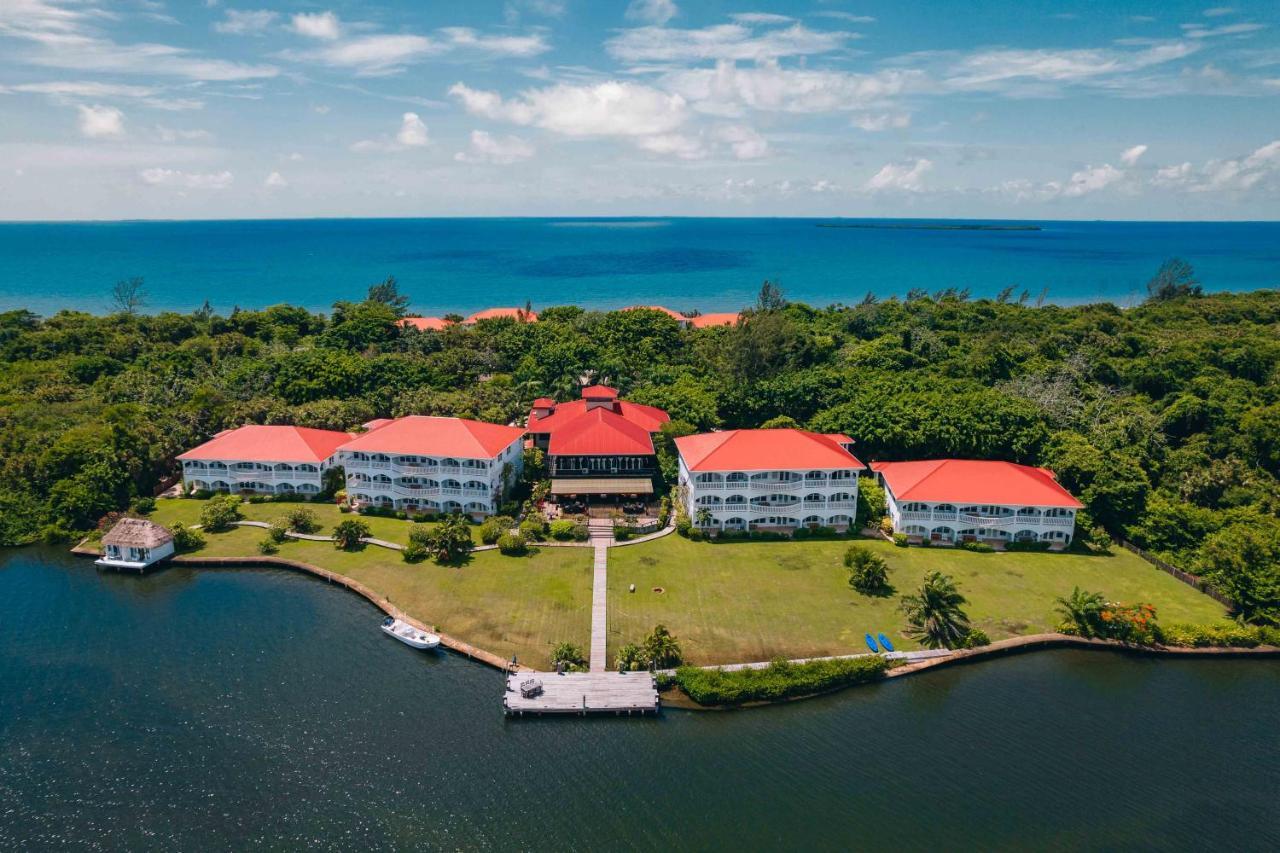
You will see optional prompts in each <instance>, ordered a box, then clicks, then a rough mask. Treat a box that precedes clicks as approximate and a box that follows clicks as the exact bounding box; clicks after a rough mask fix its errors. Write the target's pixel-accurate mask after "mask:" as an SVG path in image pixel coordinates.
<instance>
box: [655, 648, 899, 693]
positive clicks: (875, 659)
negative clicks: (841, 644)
mask: <svg viewBox="0 0 1280 853" xmlns="http://www.w3.org/2000/svg"><path fill="white" fill-rule="evenodd" d="M888 666H889V662H888V661H887V660H886V659H885V658H883V657H882V656H880V655H869V656H866V657H857V658H839V659H834V660H816V661H810V662H808V663H799V664H796V663H789V662H787V661H780V660H779V661H774V662H773V663H771V664H769V666H768V667H766V668H764V669H742V670H734V671H725V670H721V669H700V668H698V667H693V666H682V667H680V668H679V669H677V670H676V683H677V684H679V685H680V689H682V690H683V691H684V692H685V693H687V694H688V695H689V698H690V699H692V700H693V701H695V702H697V703H698V704H699V705H739V704H742V703H743V702H776V701H778V700H780V699H789V698H792V697H795V696H811V695H813V694H815V693H823V692H826V691H828V690H834V689H836V688H838V687H845V686H848V685H850V684H862V683H865V682H868V681H874V680H876V679H879V678H882V677H883V676H884V673H885V670H886V669H888Z"/></svg>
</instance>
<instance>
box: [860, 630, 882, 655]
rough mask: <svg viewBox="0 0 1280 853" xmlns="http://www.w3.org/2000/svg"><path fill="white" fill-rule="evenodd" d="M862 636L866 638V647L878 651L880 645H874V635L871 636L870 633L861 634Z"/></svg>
mask: <svg viewBox="0 0 1280 853" xmlns="http://www.w3.org/2000/svg"><path fill="white" fill-rule="evenodd" d="M863 636H864V637H866V638H867V648H869V649H871V651H873V652H878V651H880V647H879V646H877V645H876V638H875V637H873V636H871V635H870V634H863Z"/></svg>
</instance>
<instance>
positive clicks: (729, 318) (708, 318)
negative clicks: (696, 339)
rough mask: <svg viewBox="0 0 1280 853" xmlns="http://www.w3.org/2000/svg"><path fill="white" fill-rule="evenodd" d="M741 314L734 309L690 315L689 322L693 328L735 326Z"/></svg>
mask: <svg viewBox="0 0 1280 853" xmlns="http://www.w3.org/2000/svg"><path fill="white" fill-rule="evenodd" d="M741 316H742V315H741V314H739V313H738V312H736V311H733V312H730V313H727V314H699V315H698V316H697V317H690V318H689V322H690V323H691V324H692V325H693V327H694V328H695V329H706V328H708V327H711V326H736V325H737V324H738V319H739V318H740V317H741Z"/></svg>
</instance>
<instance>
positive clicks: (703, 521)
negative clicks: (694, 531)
mask: <svg viewBox="0 0 1280 853" xmlns="http://www.w3.org/2000/svg"><path fill="white" fill-rule="evenodd" d="M693 518H694V521H696V522H697V524H698V526H699V527H710V526H711V510H709V509H707V508H706V507H705V506H700V507H698V511H697V512H695V513H694V514H693Z"/></svg>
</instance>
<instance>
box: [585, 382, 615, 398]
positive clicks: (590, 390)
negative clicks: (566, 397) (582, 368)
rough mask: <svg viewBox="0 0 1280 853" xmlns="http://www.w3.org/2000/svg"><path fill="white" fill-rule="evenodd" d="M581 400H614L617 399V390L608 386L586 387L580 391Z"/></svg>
mask: <svg viewBox="0 0 1280 853" xmlns="http://www.w3.org/2000/svg"><path fill="white" fill-rule="evenodd" d="M582 399H584V400H616V399H618V389H617V388H610V387H609V386H608V385H588V386H586V387H585V388H583V389H582Z"/></svg>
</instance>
